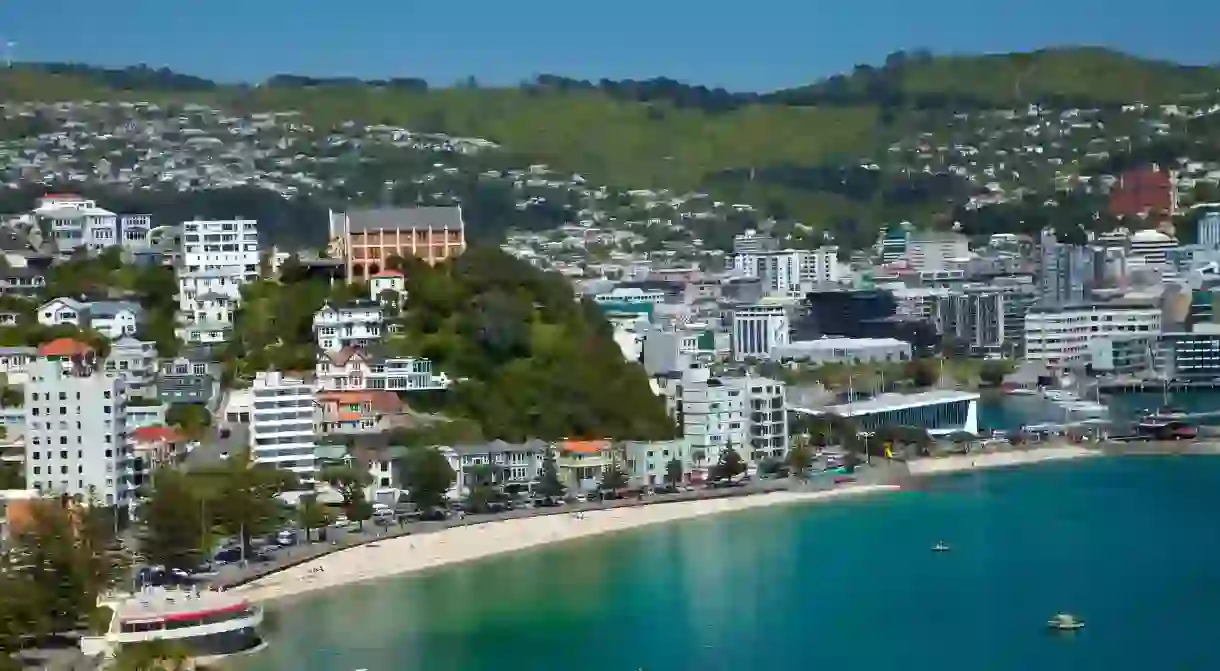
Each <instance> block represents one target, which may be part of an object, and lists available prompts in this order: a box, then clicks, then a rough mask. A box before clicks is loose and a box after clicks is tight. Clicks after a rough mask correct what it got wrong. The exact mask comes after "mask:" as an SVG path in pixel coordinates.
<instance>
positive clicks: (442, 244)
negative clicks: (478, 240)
mask: <svg viewBox="0 0 1220 671" xmlns="http://www.w3.org/2000/svg"><path fill="white" fill-rule="evenodd" d="M328 228H329V239H330V242H329V247H328V251H329V253H330V256H331V258H335V259H342V260H343V263H344V266H345V270H346V279H347V281H348V282H358V281H359V282H363V281H367V280H368V279H369V278H372V277H374V276H376V275H377V274H378V273H380V272H381V271H383V270H385V269H386V268H387V264H388V262H389V260H390V258H391V257H394V256H397V257H400V258H408V257H415V258H418V259H422V260H424V261H426V262H427V263H429V264H432V265H435V264H437V263H440V262H441V261H444V260H446V259H451V258H453V257H456V256H458V255H460V254H461V253H462V252H464V251H466V224H465V222H464V221H463V220H462V208H461V207H459V206H453V207H405V208H376V209H356V210H348V211H347V212H335V211H333V210H332V211H331V212H330V215H329V219H328Z"/></svg>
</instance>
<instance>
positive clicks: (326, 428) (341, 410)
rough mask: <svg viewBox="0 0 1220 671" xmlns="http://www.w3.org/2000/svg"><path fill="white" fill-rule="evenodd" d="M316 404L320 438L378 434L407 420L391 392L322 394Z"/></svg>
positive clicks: (401, 405)
mask: <svg viewBox="0 0 1220 671" xmlns="http://www.w3.org/2000/svg"><path fill="white" fill-rule="evenodd" d="M316 401H317V425H318V433H319V434H320V435H330V434H342V435H371V434H377V433H381V432H383V431H388V430H390V429H392V428H394V427H396V426H398V425H400V424H402V423H403V420H404V419H405V418H406V416H405V414H404V411H403V404H402V401H400V400H399V399H398V395H397V394H395V393H394V392H390V391H373V390H358V391H320V392H318V394H317V397H316Z"/></svg>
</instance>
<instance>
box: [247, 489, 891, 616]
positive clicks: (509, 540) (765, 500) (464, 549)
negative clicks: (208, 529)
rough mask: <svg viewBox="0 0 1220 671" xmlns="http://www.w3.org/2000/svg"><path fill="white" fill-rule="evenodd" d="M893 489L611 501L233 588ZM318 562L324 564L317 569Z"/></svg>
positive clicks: (395, 570) (324, 580)
mask: <svg viewBox="0 0 1220 671" xmlns="http://www.w3.org/2000/svg"><path fill="white" fill-rule="evenodd" d="M896 489H899V487H898V486H897V485H848V486H843V487H838V488H836V489H832V490H827V491H820V492H773V493H769V494H756V495H751V496H738V497H732V498H723V499H702V500H698V501H682V502H676V503H662V504H656V505H649V506H629V507H624V508H611V509H608V510H596V511H588V512H586V513H584V518H583V519H577V518H576V517H575V516H574V515H573V514H571V513H561V514H556V515H546V516H543V517H529V518H523V519H515V520H504V521H501V522H491V523H487V524H477V525H472V526H465V527H455V528H452V529H446V530H444V531H438V532H435V533H430V534H421V535H418V536H399V537H396V538H391V539H387V540H383V541H378V542H377V543H376V544H375V545H361V546H358V547H354V548H349V549H346V550H340V551H339V552H335V553H333V554H329V555H326V556H325V557H319V558H318V559H315V560H313V561H309V562H305V563H304V564H300V565H297V566H294V567H292V568H288V569H285V570H283V571H279V572H277V573H273V574H271V575H269V576H266V577H264V578H260V579H258V580H255V581H253V582H251V583H248V584H246V585H243V586H241V587H238V588H235V591H238V592H241V593H244V594H245V595H246V596H248V597H249V598H250V599H254V600H266V599H276V598H281V597H286V596H292V595H297V594H302V593H305V592H312V591H314V590H318V589H325V588H328V587H337V586H339V585H346V584H350V583H354V582H359V581H363V580H371V579H374V578H383V577H386V576H392V575H400V574H403V573H411V572H413V571H420V570H423V569H427V568H433V567H437V566H443V565H445V564H452V563H455V562H463V561H469V560H472V559H479V558H482V557H489V556H491V555H495V554H500V553H504V552H512V551H515V550H524V549H526V548H531V547H536V546H539V545H545V544H547V543H554V542H558V541H565V540H572V539H576V538H584V537H588V536H596V535H599V534H605V533H610V532H614V531H623V530H626V529H634V528H637V527H642V526H646V525H649V524H657V523H660V522H671V521H675V520H684V519H691V518H695V517H703V516H706V515H715V514H718V513H725V512H730V511H735V510H746V509H749V508H760V507H762V506H772V505H778V504H785V503H801V502H811V501H822V500H829V499H836V498H841V497H845V496H853V495H860V494H868V493H872V492H881V491H891V490H896ZM319 567H320V568H321V569H322V571H321V572H318V571H317V570H316V569H318V568H319Z"/></svg>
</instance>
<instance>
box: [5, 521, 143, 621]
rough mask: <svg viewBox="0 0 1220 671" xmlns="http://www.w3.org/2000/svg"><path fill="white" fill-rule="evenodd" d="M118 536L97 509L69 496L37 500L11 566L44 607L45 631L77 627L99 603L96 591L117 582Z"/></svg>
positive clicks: (16, 541)
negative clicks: (100, 520) (102, 521)
mask: <svg viewBox="0 0 1220 671" xmlns="http://www.w3.org/2000/svg"><path fill="white" fill-rule="evenodd" d="M113 541H114V538H113V536H112V535H111V534H110V533H108V530H106V529H105V528H103V525H101V524H99V523H98V515H97V514H96V513H95V512H94V510H92V509H89V508H85V507H83V506H81V505H78V504H75V503H71V502H69V501H68V500H67V499H66V498H64V499H59V500H45V501H36V502H34V503H33V504H32V505H31V507H30V515H29V518H28V520H27V523H26V524H25V525H24V528H22V529H20V530H19V531H18V532H17V534H16V535H15V537H14V547H13V550H12V554H11V555H10V556H11V559H12V562H11V563H10V570H12V569H13V567H17V570H18V571H19V573H20V575H21V576H23V578H24V579H25V580H28V581H29V582H28V584H27V586H26V588H27V589H28V590H29V591H28V594H29V595H30V596H31V597H32V603H33V604H37V606H36V608H37V611H38V612H39V613H40V615H39V616H38V618H37V620H36V622H31V623H30V624H31V625H34V624H37V625H38V626H39V627H40V628H39V629H31V630H29V633H33V634H35V635H46V634H50V633H52V632H64V631H70V630H74V629H77V628H78V627H80V626H82V624H83V623H84V622H85V621H86V620H87V619H88V617H89V615H90V614H91V613H92V612H93V610H94V609H95V608H96V607H97V597H98V595H99V594H100V593H101V592H102V591H103V590H105V589H107V588H109V587H111V586H112V585H114V584H115V582H116V581H117V579H118V577H119V571H120V570H121V568H122V563H121V562H120V561H119V559H120V558H119V557H118V556H116V555H115V554H114V553H112V552H111V551H110V547H109V546H110V544H111V543H112V542H113Z"/></svg>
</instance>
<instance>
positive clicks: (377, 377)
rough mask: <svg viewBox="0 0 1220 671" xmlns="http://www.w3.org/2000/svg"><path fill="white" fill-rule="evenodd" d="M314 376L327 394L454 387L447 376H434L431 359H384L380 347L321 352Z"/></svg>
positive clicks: (390, 357)
mask: <svg viewBox="0 0 1220 671" xmlns="http://www.w3.org/2000/svg"><path fill="white" fill-rule="evenodd" d="M314 374H315V377H316V378H317V380H318V385H319V387H320V388H321V389H322V390H324V391H344V390H364V389H370V390H379V389H386V390H389V391H424V390H439V389H446V388H448V387H449V384H450V381H449V378H448V377H446V376H445V374H444V373H441V374H440V375H435V374H433V372H432V362H431V361H430V360H428V359H422V358H416V357H392V356H384V355H382V354H380V353H379V352H378V351H377V349H376V348H373V349H367V350H357V349H353V348H350V347H348V348H344V349H343V350H341V351H338V352H334V353H331V352H325V351H323V352H319V353H318V362H317V364H316V365H315V367H314Z"/></svg>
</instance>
